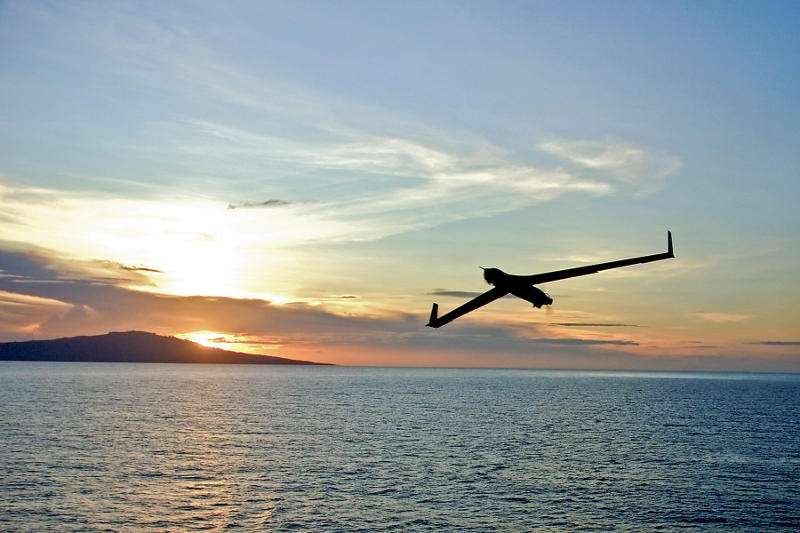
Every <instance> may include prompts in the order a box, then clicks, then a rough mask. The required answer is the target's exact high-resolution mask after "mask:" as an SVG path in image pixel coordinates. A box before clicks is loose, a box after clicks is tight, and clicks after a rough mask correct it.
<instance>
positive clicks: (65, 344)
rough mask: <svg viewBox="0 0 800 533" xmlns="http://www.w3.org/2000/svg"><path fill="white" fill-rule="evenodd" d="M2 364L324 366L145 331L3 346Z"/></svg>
mask: <svg viewBox="0 0 800 533" xmlns="http://www.w3.org/2000/svg"><path fill="white" fill-rule="evenodd" d="M0 360H2V361H61V362H93V363H211V364H251V365H252V364H255V365H324V364H327V363H314V362H311V361H300V360H297V359H287V358H285V357H275V356H271V355H254V354H247V353H240V352H231V351H228V350H222V349H220V348H211V347H208V346H203V345H201V344H197V343H196V342H192V341H188V340H184V339H178V338H176V337H164V336H161V335H156V334H155V333H149V332H146V331H125V332H119V331H117V332H111V333H107V334H105V335H94V336H83V337H67V338H62V339H53V340H41V341H24V342H3V343H0Z"/></svg>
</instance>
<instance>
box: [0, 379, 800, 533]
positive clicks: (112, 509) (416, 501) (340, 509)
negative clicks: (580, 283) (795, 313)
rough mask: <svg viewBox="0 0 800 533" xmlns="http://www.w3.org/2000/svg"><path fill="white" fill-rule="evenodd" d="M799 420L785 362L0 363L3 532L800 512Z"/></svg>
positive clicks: (768, 516) (675, 520)
mask: <svg viewBox="0 0 800 533" xmlns="http://www.w3.org/2000/svg"><path fill="white" fill-rule="evenodd" d="M689 377H691V378H692V379H686V378H689ZM798 427H800V376H796V375H795V376H792V375H789V376H785V375H784V376H780V375H777V376H776V375H738V374H737V375H713V374H649V373H634V374H631V373H625V374H622V373H619V374H618V373H591V372H588V373H587V372H535V371H519V370H518V371H497V370H444V369H369V368H338V367H333V368H331V367H273V366H268V367H267V366H247V365H241V366H202V365H146V364H129V365H126V364H72V363H59V364H47V363H42V364H39V363H0V458H1V459H2V461H0V474H2V475H1V476H0V496H2V498H0V530H21V531H26V530H28V531H43V530H58V531H69V530H75V531H78V530H80V531H87V530H90V531H91V530H117V531H128V530H131V531H132V530H136V531H141V530H144V531H164V530H195V529H197V530H200V529H202V530H228V529H239V530H241V531H251V530H269V531H283V530H300V531H358V530H362V531H381V530H383V531H385V530H397V531H414V530H416V531H428V530H460V531H483V530H486V531H492V530H528V529H544V530H562V531H577V530H597V529H604V528H605V529H614V528H617V529H627V530H631V531H652V530H656V529H659V528H660V529H662V530H674V529H681V528H686V529H687V530H693V531H697V530H707V531H719V530H730V531H734V530H740V531H751V530H753V529H781V528H787V527H791V526H798V527H800V503H799V502H800V489H798V486H800V484H799V483H798V478H799V477H800V476H799V475H798V473H799V472H800V432H798V430H797V428H798Z"/></svg>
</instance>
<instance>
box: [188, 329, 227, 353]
mask: <svg viewBox="0 0 800 533" xmlns="http://www.w3.org/2000/svg"><path fill="white" fill-rule="evenodd" d="M175 336H176V337H178V338H179V339H184V340H187V341H192V342H196V343H197V344H202V345H203V346H208V347H209V348H221V349H223V350H231V349H232V348H231V341H229V340H228V338H227V337H225V335H224V334H223V333H219V332H217V331H208V330H204V331H192V332H189V333H178V334H177V335H175Z"/></svg>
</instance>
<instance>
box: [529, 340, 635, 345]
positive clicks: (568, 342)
mask: <svg viewBox="0 0 800 533" xmlns="http://www.w3.org/2000/svg"><path fill="white" fill-rule="evenodd" d="M530 342H533V343H535V344H563V345H595V344H612V345H617V346H638V345H639V343H638V342H634V341H621V340H601V339H530Z"/></svg>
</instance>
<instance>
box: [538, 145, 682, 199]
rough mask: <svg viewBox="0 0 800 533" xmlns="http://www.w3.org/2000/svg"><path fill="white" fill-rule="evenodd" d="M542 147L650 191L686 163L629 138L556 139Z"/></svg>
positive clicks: (645, 191)
mask: <svg viewBox="0 0 800 533" xmlns="http://www.w3.org/2000/svg"><path fill="white" fill-rule="evenodd" d="M538 148H539V149H540V150H542V151H544V152H547V153H549V154H552V155H554V156H556V157H558V158H560V159H563V160H565V161H567V162H569V163H571V164H573V165H576V166H577V167H580V168H585V169H588V170H590V171H595V172H599V173H603V174H605V175H607V176H609V177H611V178H612V179H615V180H619V181H621V182H623V183H626V184H628V185H631V186H634V187H635V188H636V190H637V191H638V192H639V193H642V194H649V193H652V192H655V191H657V190H658V189H660V188H661V186H662V184H663V182H664V179H665V178H666V177H667V176H669V175H670V174H672V173H673V172H675V171H676V170H678V169H679V168H680V167H681V166H683V163H682V162H681V160H680V159H679V158H677V157H675V156H673V155H670V154H668V153H666V152H664V151H661V150H654V149H649V148H644V147H642V146H637V145H635V144H633V143H630V142H626V141H599V140H552V141H547V142H543V143H540V144H539V145H538Z"/></svg>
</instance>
